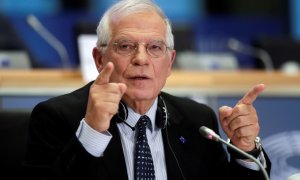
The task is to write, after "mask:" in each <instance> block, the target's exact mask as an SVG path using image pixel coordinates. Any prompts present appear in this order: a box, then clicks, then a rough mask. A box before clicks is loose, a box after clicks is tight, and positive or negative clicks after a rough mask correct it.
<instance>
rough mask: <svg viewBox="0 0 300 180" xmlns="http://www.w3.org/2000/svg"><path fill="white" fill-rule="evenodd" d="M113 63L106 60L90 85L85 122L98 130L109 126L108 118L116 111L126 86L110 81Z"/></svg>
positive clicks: (101, 130) (102, 130)
mask: <svg viewBox="0 0 300 180" xmlns="http://www.w3.org/2000/svg"><path fill="white" fill-rule="evenodd" d="M113 70H114V64H113V63H112V62H108V63H107V64H106V66H105V67H104V68H103V69H102V71H101V72H100V73H99V75H98V77H97V79H96V80H95V82H94V83H93V84H92V85H91V87H90V94H89V98H88V104H87V110H86V114H85V121H86V123H87V124H88V125H89V126H91V127H92V128H93V129H95V130H96V131H98V132H104V131H106V130H107V129H108V128H109V125H110V120H111V119H112V117H113V116H114V115H115V114H116V113H117V112H118V108H119V103H120V101H121V98H122V96H123V94H124V93H125V91H126V89H127V87H126V85H125V84H123V83H111V82H109V81H110V76H111V74H112V72H113Z"/></svg>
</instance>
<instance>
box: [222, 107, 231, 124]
mask: <svg viewBox="0 0 300 180" xmlns="http://www.w3.org/2000/svg"><path fill="white" fill-rule="evenodd" d="M232 111H233V109H232V108H231V107H229V106H222V107H220V108H219V117H220V120H221V121H223V120H224V119H225V118H226V117H228V116H230V115H231V114H232Z"/></svg>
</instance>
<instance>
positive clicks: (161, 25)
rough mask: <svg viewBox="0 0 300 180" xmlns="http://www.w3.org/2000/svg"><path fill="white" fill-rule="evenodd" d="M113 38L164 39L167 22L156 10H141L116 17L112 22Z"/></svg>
mask: <svg viewBox="0 0 300 180" xmlns="http://www.w3.org/2000/svg"><path fill="white" fill-rule="evenodd" d="M111 29H112V39H116V38H120V37H129V38H134V39H135V38H137V39H139V40H140V39H149V38H155V39H162V40H164V39H165V37H166V22H165V21H164V20H163V19H162V17H161V16H159V15H158V14H157V13H156V12H153V11H147V12H139V13H134V14H130V15H127V16H124V17H122V18H120V19H118V20H117V19H114V20H112V23H111Z"/></svg>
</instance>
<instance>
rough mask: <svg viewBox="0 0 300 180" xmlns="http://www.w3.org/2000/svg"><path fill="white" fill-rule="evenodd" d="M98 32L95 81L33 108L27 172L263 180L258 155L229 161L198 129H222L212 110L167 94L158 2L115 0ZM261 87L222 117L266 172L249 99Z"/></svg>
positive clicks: (166, 49)
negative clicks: (257, 142)
mask: <svg viewBox="0 0 300 180" xmlns="http://www.w3.org/2000/svg"><path fill="white" fill-rule="evenodd" d="M97 33H98V41H97V45H96V47H95V48H94V49H93V57H94V60H95V64H96V66H97V69H98V70H99V76H98V77H97V78H96V80H95V81H94V82H91V83H89V84H87V85H86V86H84V87H83V88H81V89H79V90H76V91H74V92H72V93H70V94H67V95H63V96H60V97H56V98H53V99H50V100H48V101H45V102H42V103H40V104H38V105H37V106H36V107H35V108H34V110H33V112H32V116H31V125H30V132H29V140H28V142H29V143H28V146H29V148H28V154H27V158H26V162H25V166H26V167H27V172H28V174H29V177H30V178H31V179H42V178H45V179H47V178H48V179H79V178H84V179H98V180H99V179H101V180H102V179H115V180H120V179H130V180H131V179H143V178H145V179H146V178H149V179H170V180H176V179H221V178H223V179H252V180H253V179H264V176H263V175H262V173H261V172H260V171H259V168H258V166H257V165H256V164H255V163H254V162H251V160H249V159H243V158H241V157H238V156H236V154H234V153H232V155H233V156H232V158H231V160H230V162H229V161H228V159H227V155H226V153H225V151H224V149H223V148H222V145H221V144H219V143H216V142H212V141H209V140H207V139H205V138H204V137H202V136H201V135H200V134H199V131H198V129H199V127H201V126H207V127H209V128H211V129H213V130H215V131H216V132H218V122H217V120H216V116H215V114H214V112H213V110H212V109H210V108H209V107H207V106H206V105H203V104H199V103H196V102H194V101H192V100H189V99H184V98H180V97H175V96H172V95H170V94H167V93H164V92H161V89H162V88H163V86H164V85H165V82H166V79H167V77H168V76H169V75H170V74H171V69H172V64H173V62H174V58H175V54H176V53H175V50H174V49H173V47H174V43H173V35H172V32H171V26H170V23H169V21H168V20H167V18H166V17H165V15H164V14H163V13H162V12H161V10H160V9H159V8H158V7H157V6H156V5H155V4H153V3H152V2H151V1H148V0H123V1H120V2H118V3H116V4H115V5H114V6H112V7H111V8H110V9H109V10H108V11H107V12H106V13H105V14H104V16H103V17H102V19H101V20H100V23H99V26H98V28H97ZM263 90H264V86H263V85H257V86H255V87H254V88H253V89H252V90H250V91H249V92H248V93H247V94H246V95H245V96H244V97H243V98H242V99H241V101H240V102H238V103H237V105H236V106H235V107H233V108H231V107H225V106H224V107H221V108H220V113H219V116H220V123H221V125H222V128H223V129H224V131H225V133H226V134H227V135H228V137H229V138H230V139H231V142H232V143H233V144H234V145H236V146H238V147H239V148H241V149H242V150H244V151H248V152H256V154H255V156H257V158H258V159H259V160H260V161H262V163H263V165H264V166H265V168H267V170H268V171H269V170H270V163H269V160H268V158H267V156H266V155H265V154H264V152H263V151H260V149H256V147H255V138H256V137H257V135H258V133H259V124H258V118H257V114H256V112H255V109H254V107H253V106H252V103H253V102H254V100H255V98H256V97H257V96H258V94H259V93H260V92H262V91H263ZM144 115H146V116H144ZM141 122H143V123H144V124H145V127H144V126H142V123H141ZM142 133H146V135H144V136H142V135H141V134H142ZM143 138H144V139H143ZM141 139H143V140H141ZM140 143H144V144H143V145H141V146H142V147H143V150H137V149H138V147H140V145H139V144H140ZM257 152H258V153H257ZM139 153H142V154H139ZM144 168H145V169H144ZM141 169H143V170H144V171H143V172H140V170H141Z"/></svg>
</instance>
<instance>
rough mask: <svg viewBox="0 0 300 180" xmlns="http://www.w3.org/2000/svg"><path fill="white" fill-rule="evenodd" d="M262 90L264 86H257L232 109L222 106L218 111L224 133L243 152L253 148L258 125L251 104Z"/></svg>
mask: <svg viewBox="0 0 300 180" xmlns="http://www.w3.org/2000/svg"><path fill="white" fill-rule="evenodd" d="M264 89H265V86H264V84H258V85H256V86H254V87H253V88H252V89H251V90H249V91H248V92H247V93H246V94H245V95H244V97H243V98H242V99H241V100H240V101H239V102H238V103H237V104H236V105H235V106H234V107H233V108H232V107H228V106H222V107H221V108H220V109H219V117H220V122H221V126H222V128H223V130H224V132H225V133H226V135H227V137H228V138H230V140H231V142H232V143H233V144H234V145H235V146H237V147H238V148H240V149H242V150H244V151H251V150H253V149H254V148H255V138H256V137H257V136H258V134H259V123H258V116H257V113H256V110H255V108H254V106H253V103H254V101H255V99H256V98H257V96H258V95H259V94H260V93H261V92H263V91H264Z"/></svg>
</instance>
